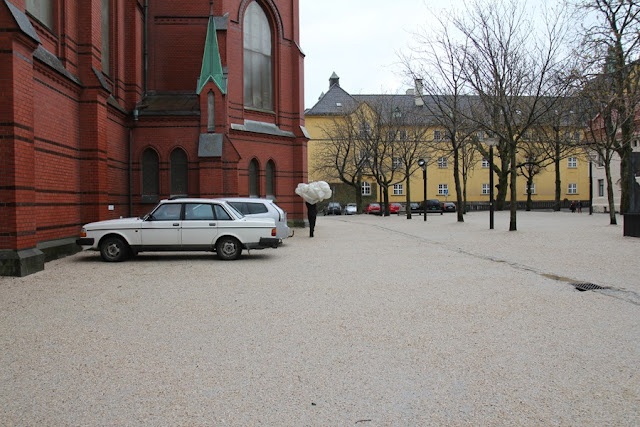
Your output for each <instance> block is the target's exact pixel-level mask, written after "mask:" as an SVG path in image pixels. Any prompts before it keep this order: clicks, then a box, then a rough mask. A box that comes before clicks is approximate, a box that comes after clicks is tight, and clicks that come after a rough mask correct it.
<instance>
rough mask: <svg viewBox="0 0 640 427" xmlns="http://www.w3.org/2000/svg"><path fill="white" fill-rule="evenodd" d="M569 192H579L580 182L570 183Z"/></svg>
mask: <svg viewBox="0 0 640 427" xmlns="http://www.w3.org/2000/svg"><path fill="white" fill-rule="evenodd" d="M567 194H578V184H574V183H570V184H569V185H568V186H567Z"/></svg>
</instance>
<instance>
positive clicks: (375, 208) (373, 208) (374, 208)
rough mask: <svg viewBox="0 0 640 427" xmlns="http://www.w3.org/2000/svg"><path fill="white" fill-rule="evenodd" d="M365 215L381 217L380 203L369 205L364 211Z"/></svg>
mask: <svg viewBox="0 0 640 427" xmlns="http://www.w3.org/2000/svg"><path fill="white" fill-rule="evenodd" d="M364 213H367V214H373V215H380V214H381V212H380V203H369V204H368V205H367V207H366V208H365V209H364Z"/></svg>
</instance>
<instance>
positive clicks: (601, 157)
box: [598, 153, 604, 167]
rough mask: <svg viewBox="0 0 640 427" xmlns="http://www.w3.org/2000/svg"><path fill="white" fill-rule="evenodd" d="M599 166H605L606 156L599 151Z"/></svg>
mask: <svg viewBox="0 0 640 427" xmlns="http://www.w3.org/2000/svg"><path fill="white" fill-rule="evenodd" d="M598 167H604V156H603V155H602V154H600V153H598Z"/></svg>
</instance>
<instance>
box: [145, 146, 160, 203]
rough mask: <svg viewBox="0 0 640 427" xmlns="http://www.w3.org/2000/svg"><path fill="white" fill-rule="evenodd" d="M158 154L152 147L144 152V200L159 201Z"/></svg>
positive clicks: (147, 201) (149, 201)
mask: <svg viewBox="0 0 640 427" xmlns="http://www.w3.org/2000/svg"><path fill="white" fill-rule="evenodd" d="M158 164H159V161H158V154H157V153H156V152H155V151H154V150H152V149H151V148H147V149H146V150H144V152H143V153H142V202H143V203H155V202H157V201H158V195H159V193H160V192H159V187H160V186H159V182H160V180H159V179H158V169H159V168H158Z"/></svg>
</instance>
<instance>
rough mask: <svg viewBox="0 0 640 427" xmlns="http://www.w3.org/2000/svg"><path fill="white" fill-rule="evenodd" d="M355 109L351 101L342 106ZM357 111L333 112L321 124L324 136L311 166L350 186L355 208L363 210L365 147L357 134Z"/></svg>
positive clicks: (365, 164) (359, 210)
mask: <svg viewBox="0 0 640 427" xmlns="http://www.w3.org/2000/svg"><path fill="white" fill-rule="evenodd" d="M349 107H350V108H351V109H353V110H355V108H357V104H356V103H354V104H353V105H350V106H345V108H349ZM360 125H361V123H360V122H359V121H358V115H357V114H355V115H354V114H349V113H347V114H345V115H343V116H336V117H334V118H333V120H332V121H331V122H330V123H329V124H328V125H326V126H323V127H322V132H323V133H324V136H325V139H324V140H323V141H322V145H321V147H320V149H319V152H318V153H317V156H316V158H315V159H314V164H313V167H314V169H315V170H316V171H318V172H321V173H322V175H323V176H326V177H327V178H330V179H331V178H333V179H338V180H340V181H341V182H343V183H345V184H347V185H349V186H350V187H352V188H353V191H354V195H355V198H356V205H357V210H358V212H361V211H362V175H363V173H364V172H365V171H366V167H367V163H366V161H367V159H366V155H365V154H364V153H365V152H366V147H365V145H364V142H363V141H362V140H361V138H360V136H361V134H360Z"/></svg>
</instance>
